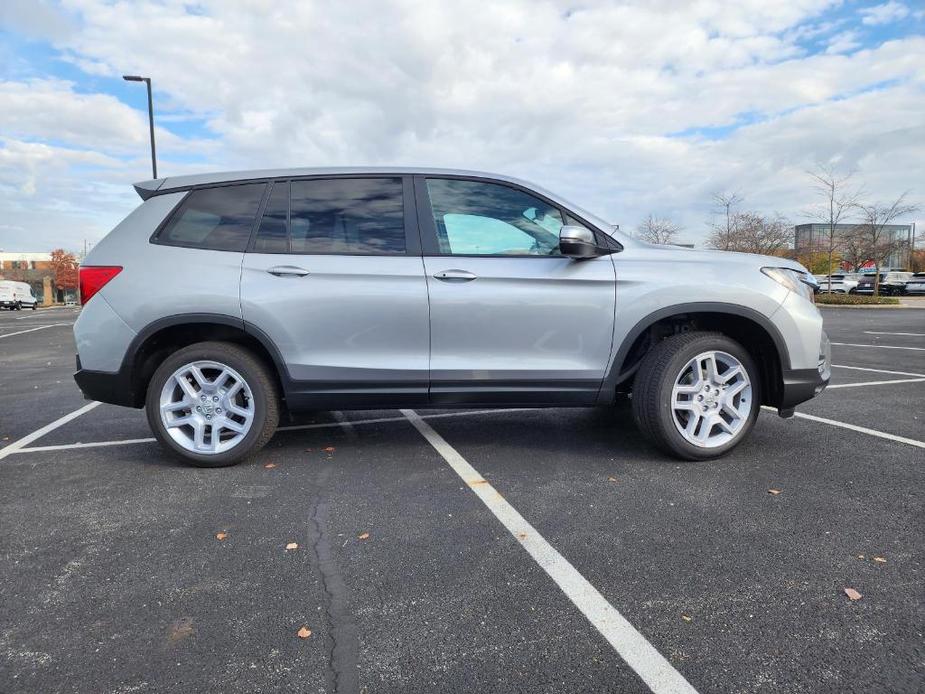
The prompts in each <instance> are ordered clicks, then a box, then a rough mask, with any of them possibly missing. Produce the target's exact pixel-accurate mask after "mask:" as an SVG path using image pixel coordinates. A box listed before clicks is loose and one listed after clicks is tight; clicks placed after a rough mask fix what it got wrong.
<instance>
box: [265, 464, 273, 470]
mask: <svg viewBox="0 0 925 694" xmlns="http://www.w3.org/2000/svg"><path fill="white" fill-rule="evenodd" d="M264 467H265V468H266V469H267V470H272V469H273V468H275V467H276V463H267V464H266V465H264Z"/></svg>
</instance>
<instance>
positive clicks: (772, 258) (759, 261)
mask: <svg viewBox="0 0 925 694" xmlns="http://www.w3.org/2000/svg"><path fill="white" fill-rule="evenodd" d="M644 246H645V249H646V250H647V251H653V252H655V253H659V254H669V253H670V254H673V255H675V256H676V257H677V259H678V260H687V261H700V262H704V263H717V264H721V263H730V262H731V263H735V264H737V265H751V266H753V267H756V268H763V267H783V268H787V269H790V270H797V271H799V272H804V273H806V274H807V275H809V274H810V273H809V270H807V269H806V268H805V267H803V266H802V265H801V264H800V263H798V262H797V261H795V260H790V259H789V258H780V257H778V256H776V255H760V254H758V253H741V252H739V251H717V250H712V249H699V248H697V249H695V248H684V247H683V246H671V245H664V244H654V243H646V244H644ZM659 257H660V258H661V259H665V258H664V256H662V255H660V256H659Z"/></svg>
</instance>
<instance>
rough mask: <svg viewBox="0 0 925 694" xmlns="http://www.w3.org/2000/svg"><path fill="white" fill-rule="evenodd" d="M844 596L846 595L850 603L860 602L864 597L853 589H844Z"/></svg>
mask: <svg viewBox="0 0 925 694" xmlns="http://www.w3.org/2000/svg"><path fill="white" fill-rule="evenodd" d="M845 595H847V596H848V599H849V600H852V601H854V600H860V599H861V598H862V597H864V596H863V595H861V594H860V593H859V592H857V591H856V590H855V589H854V588H845Z"/></svg>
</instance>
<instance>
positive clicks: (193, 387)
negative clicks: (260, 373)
mask: <svg viewBox="0 0 925 694" xmlns="http://www.w3.org/2000/svg"><path fill="white" fill-rule="evenodd" d="M159 406H160V417H161V423H162V424H163V425H164V429H166V431H167V433H168V435H169V436H170V437H171V438H172V439H173V440H174V441H176V442H177V443H178V444H179V445H180V446H182V447H183V448H184V449H185V450H187V451H190V452H192V453H198V454H200V455H217V454H219V453H224V452H225V451H228V450H230V449H232V448H234V447H235V446H237V445H238V444H239V443H240V442H241V441H242V440H243V439H244V437H245V436H247V433H248V432H249V431H250V429H251V426H252V425H253V423H254V415H255V407H254V396H253V393H252V392H251V388H250V386H249V385H248V383H247V381H245V380H244V378H243V377H242V376H241V374H239V373H238V372H237V371H235V370H234V369H232V368H231V367H230V366H227V365H226V364H222V363H220V362H217V361H195V362H191V363H189V364H184V365H183V366H181V367H180V368H179V369H177V370H176V371H174V372H173V373H172V374H171V375H170V377H169V378H168V379H167V381H166V382H165V383H164V387H163V388H162V389H161V396H160V402H159Z"/></svg>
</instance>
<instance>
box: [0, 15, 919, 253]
mask: <svg viewBox="0 0 925 694" xmlns="http://www.w3.org/2000/svg"><path fill="white" fill-rule="evenodd" d="M833 4H836V3H835V2H833V1H830V0H791V1H787V2H784V1H781V2H773V3H768V2H766V0H743V1H741V2H736V3H719V2H699V3H690V2H686V1H682V0H657V1H655V2H641V1H640V2H632V3H626V4H621V5H614V4H612V3H609V2H585V3H582V4H581V5H580V7H578V8H575V6H573V5H569V4H567V3H565V2H552V1H549V2H537V1H534V0H520V1H514V0H512V1H511V2H505V3H478V4H473V3H468V2H436V1H434V2H427V3H416V2H411V1H410V0H401V1H399V2H394V3H382V2H374V1H373V0H358V1H356V2H350V3H325V4H320V3H315V2H293V3H276V4H273V5H269V6H268V5H265V4H264V3H258V2H253V1H251V0H236V1H232V0H225V1H223V2H217V1H214V2H203V3H200V4H199V5H198V6H197V8H198V10H197V12H196V13H191V12H189V11H188V3H186V2H181V1H180V0H165V1H164V2H147V1H141V0H140V1H138V2H132V3H129V2H122V1H116V2H111V1H108V0H107V1H106V2H103V1H102V0H64V2H63V5H64V9H63V12H64V14H65V15H66V16H67V17H71V18H76V19H75V20H74V21H79V24H80V26H79V30H76V31H71V32H60V33H57V34H55V36H54V37H53V40H54V41H55V45H56V46H57V47H58V49H59V50H60V51H61V52H62V54H63V55H64V57H65V58H66V59H67V60H69V61H71V62H72V63H73V64H75V65H77V66H79V67H81V69H83V70H85V71H86V72H88V73H90V74H92V75H93V76H94V78H93V80H94V82H96V83H99V81H100V79H101V78H105V77H109V78H111V79H113V80H117V79H119V75H121V74H123V73H128V72H137V73H140V74H148V75H151V76H152V77H153V79H154V86H155V96H156V99H157V103H158V107H159V112H162V111H163V110H164V109H165V108H166V109H167V111H168V112H169V113H171V114H173V115H172V116H170V117H166V118H163V119H161V120H160V121H159V122H161V123H162V124H163V125H165V126H166V127H165V128H164V129H162V130H160V131H159V132H158V144H159V153H161V152H162V153H163V157H162V158H161V161H160V165H159V169H160V170H161V173H162V174H164V175H170V174H177V173H181V172H185V171H188V170H190V169H191V168H197V169H214V168H249V167H254V168H258V167H272V166H282V165H296V166H315V165H348V164H390V163H394V164H412V165H433V166H459V167H465V168H477V169H487V170H494V171H501V172H505V173H511V174H515V175H520V176H523V177H524V178H527V179H532V180H536V181H537V182H538V183H541V184H543V185H544V186H546V187H548V188H551V189H554V190H557V191H561V192H563V193H564V194H566V195H568V196H571V197H573V198H575V199H576V202H579V203H580V204H583V205H584V206H586V207H588V208H590V209H594V210H598V211H600V212H601V213H602V214H604V215H605V216H607V217H609V218H611V219H613V220H614V221H615V222H620V223H621V224H623V225H624V226H630V227H631V226H634V225H635V224H636V223H637V222H638V220H639V219H641V218H642V217H644V216H645V214H647V213H648V212H657V213H670V214H673V215H674V216H676V217H677V218H679V219H681V220H683V221H684V223H685V224H686V225H687V227H688V229H689V232H688V235H689V236H690V237H691V238H692V239H699V238H700V237H701V235H702V229H703V222H704V220H705V218H706V217H707V215H708V210H707V208H708V205H709V196H710V193H711V192H712V191H714V190H717V189H720V188H728V187H735V188H737V189H740V190H741V191H742V192H743V193H744V194H745V195H746V196H747V198H748V202H749V204H752V205H754V206H762V207H766V208H767V209H775V208H776V209H780V210H782V211H785V212H788V213H791V214H796V213H798V211H799V209H800V208H801V207H803V206H805V205H806V204H807V203H808V202H810V200H809V199H808V197H807V196H809V195H810V194H811V192H810V190H809V186H808V185H806V182H805V175H804V173H803V171H804V169H805V168H807V167H810V166H812V165H813V164H814V163H815V162H821V161H826V162H827V161H833V160H841V161H844V162H846V163H849V162H850V164H851V165H854V166H857V167H858V168H859V169H860V171H859V177H863V178H864V179H865V180H866V181H868V187H869V188H870V189H871V190H872V191H877V193H878V194H882V195H883V196H884V197H886V196H889V195H891V194H893V193H894V192H899V191H900V190H904V189H905V188H909V187H913V188H914V187H915V185H916V181H925V175H923V165H922V163H921V162H922V161H925V145H923V144H922V143H923V142H925V137H921V132H920V131H919V130H917V129H916V126H917V124H918V123H920V122H921V116H920V114H921V112H922V111H923V107H925V39H923V38H922V37H910V38H907V39H903V40H898V41H893V42H888V43H885V44H883V45H881V46H879V47H875V48H869V49H864V50H857V49H858V48H859V46H858V45H857V40H856V38H855V36H854V32H853V31H852V29H851V27H850V26H846V25H845V24H844V23H842V22H841V21H840V20H838V21H830V20H828V19H826V18H825V15H824V14H823V12H824V10H825V9H827V8H828V7H830V6H832V5H833ZM888 4H889V3H888ZM268 8H269V9H268ZM836 30H837V31H839V32H840V33H839V34H838V35H837V36H835V37H834V39H832V40H831V42H830V43H829V51H830V53H829V54H819V55H806V53H805V51H804V49H803V48H801V46H800V44H799V43H798V42H799V41H800V40H801V39H805V38H807V37H814V36H820V35H829V34H831V33H832V32H833V31H836ZM884 84H886V85H888V86H887V87H886V88H884V89H885V91H880V92H874V93H869V92H868V91H867V90H869V88H870V87H871V86H872V85H884ZM4 104H6V106H4ZM190 116H193V117H198V118H201V119H204V120H205V121H206V122H207V124H208V128H209V129H210V130H211V131H212V133H213V134H214V136H215V140H214V141H211V140H209V141H205V140H202V139H192V138H182V137H179V136H177V135H176V134H174V133H176V132H182V126H183V122H182V119H184V118H188V117H190ZM742 123H744V124H745V125H744V126H742V127H739V129H738V130H736V131H735V132H734V133H732V134H731V135H730V136H729V137H728V138H724V139H710V138H709V137H701V136H697V135H696V134H692V135H691V136H690V137H684V138H679V137H670V136H669V135H670V134H671V133H679V132H691V133H696V132H697V131H698V129H701V128H705V127H712V128H717V127H720V128H721V127H727V126H732V125H734V124H742ZM749 123H752V124H750V125H749ZM835 124H837V126H835ZM0 132H3V133H4V134H5V135H6V136H7V137H8V138H9V140H8V142H7V143H6V144H4V145H2V146H5V147H9V146H10V145H9V142H11V141H15V142H19V143H26V144H29V143H37V142H45V143H50V144H49V146H50V147H52V149H51V150H50V151H51V153H52V155H53V156H51V157H48V156H39V153H37V152H36V153H33V155H32V156H33V159H32V163H31V164H30V166H31V167H32V169H31V172H32V173H30V174H28V175H27V174H26V173H25V171H26V169H21V170H20V173H19V174H17V173H16V170H15V168H8V169H3V168H0V205H2V206H4V207H5V206H6V205H7V202H8V200H10V197H9V196H12V195H13V193H12V192H10V193H7V192H6V191H21V190H23V185H24V183H25V182H28V181H32V182H34V185H35V189H36V193H35V194H34V195H33V196H32V197H33V199H36V198H42V199H44V198H45V197H47V196H48V195H49V194H53V195H54V196H57V197H59V198H62V199H67V200H68V201H69V202H68V204H69V205H70V209H72V210H78V211H79V214H78V213H77V212H75V213H74V214H75V215H78V217H79V221H78V224H77V226H80V228H81V229H83V231H82V232H80V233H81V234H96V235H97V236H98V235H101V234H102V233H105V230H106V228H107V227H108V226H111V225H112V222H113V221H114V219H113V218H114V217H115V218H117V217H118V216H121V215H124V214H125V213H126V212H127V211H128V210H129V209H130V208H131V206H132V205H134V204H135V203H136V202H137V199H136V198H134V194H133V193H132V191H131V189H130V188H129V186H128V183H129V182H130V181H132V180H136V179H139V178H144V177H145V176H146V175H147V170H146V160H145V159H144V155H145V153H146V146H147V129H146V114H145V113H143V112H140V111H136V110H133V109H130V108H128V107H127V106H125V105H124V104H122V103H121V102H119V101H117V100H116V99H114V98H113V97H111V96H107V95H104V94H87V93H83V91H82V90H79V89H78V87H76V86H75V85H73V84H71V83H66V82H60V81H57V80H51V79H45V80H33V81H30V82H25V81H21V82H8V83H6V84H0ZM74 151H81V152H87V153H90V152H96V153H102V154H104V155H105V156H106V157H107V159H106V161H105V162H95V163H94V164H93V165H92V166H93V169H92V172H91V173H90V174H87V173H86V167H88V166H91V165H90V164H88V163H86V162H78V161H76V160H75V159H74V157H75V156H76V155H74V154H73V152H74ZM0 152H2V149H0ZM68 152H70V153H68ZM190 152H193V153H197V154H198V155H200V156H202V157H204V158H205V159H206V160H207V162H208V164H206V165H199V166H197V167H193V166H192V165H190V164H181V163H180V162H185V161H188V159H189V158H188V157H187V156H186V155H187V154H188V153H190ZM113 162H115V163H113ZM892 162H902V174H900V173H898V170H897V168H896V167H894V166H892ZM75 167H84V168H77V169H75ZM4 172H6V173H4ZM45 172H50V174H49V176H48V179H47V180H48V186H50V187H49V189H48V191H50V192H46V191H45V190H44V189H43V185H44V184H43V180H44V178H43V177H44V174H45ZM17 175H18V176H19V178H17ZM88 177H89V178H88ZM74 178H81V179H82V181H83V183H82V186H83V187H78V186H75V185H71V184H70V183H69V181H71V179H74ZM90 178H92V180H94V181H99V185H100V186H101V187H100V188H96V189H93V190H90V189H89V187H88V186H90V185H91V184H90V182H89V179H90ZM5 185H7V186H9V187H8V188H4V186H5ZM918 185H920V186H921V185H922V184H918ZM120 186H121V187H120ZM896 186H899V187H898V188H897V187H896ZM923 192H925V191H921V190H920V191H918V195H919V196H920V199H921V195H922V193H923ZM17 209H19V208H17ZM27 212H28V211H26V212H23V211H19V212H16V213H14V219H13V220H12V221H11V223H12V224H15V225H18V226H22V227H25V228H30V229H31V228H38V227H39V226H40V225H41V224H42V220H44V219H47V217H41V216H38V215H31V216H30V215H28V214H27ZM60 214H62V215H63V214H65V213H63V212H61V213H60ZM63 219H64V218H63V217H62V218H60V219H58V221H57V222H56V228H57V229H61V230H65V231H61V232H59V233H62V234H64V233H72V232H71V228H72V225H68V224H66V223H64V222H63ZM8 221H10V220H8ZM27 222H28V223H27ZM33 224H34V225H35V226H30V225H33ZM73 235H74V238H75V239H77V238H82V237H78V236H77V235H76V232H74V233H73ZM13 242H15V240H13V241H11V240H10V239H9V237H8V235H7V233H6V232H5V231H4V230H2V229H0V246H2V245H7V246H10V245H11V244H12V243H13ZM19 245H20V246H23V245H24V244H23V243H19Z"/></svg>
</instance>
